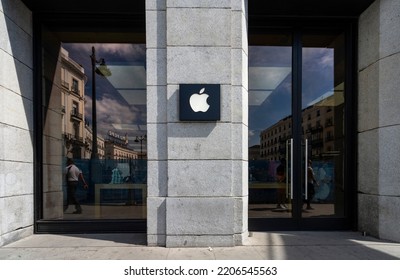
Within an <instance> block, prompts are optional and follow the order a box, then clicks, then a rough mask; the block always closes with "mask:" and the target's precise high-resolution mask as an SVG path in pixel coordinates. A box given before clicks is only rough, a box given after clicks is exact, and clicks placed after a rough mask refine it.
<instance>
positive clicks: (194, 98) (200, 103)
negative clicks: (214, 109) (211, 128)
mask: <svg viewBox="0 0 400 280" xmlns="http://www.w3.org/2000/svg"><path fill="white" fill-rule="evenodd" d="M204 91H205V88H202V89H201V90H200V91H199V93H193V94H192V95H191V96H190V99H189V103H190V107H191V108H192V110H193V111H194V112H207V111H208V108H210V105H209V104H208V103H207V98H208V97H209V95H208V94H206V93H204Z"/></svg>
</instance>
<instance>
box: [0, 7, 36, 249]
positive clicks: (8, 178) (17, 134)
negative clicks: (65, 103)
mask: <svg viewBox="0 0 400 280" xmlns="http://www.w3.org/2000/svg"><path fill="white" fill-rule="evenodd" d="M31 19H32V17H31V12H30V11H29V10H28V9H27V8H26V7H25V5H24V4H22V2H21V1H19V0H17V1H16V0H0V38H2V39H1V40H0V61H1V65H0V246H2V245H5V244H7V243H10V242H12V241H15V240H18V239H20V238H23V237H26V236H28V235H30V234H32V232H33V216H34V215H33V145H32V141H33V85H32V20H31Z"/></svg>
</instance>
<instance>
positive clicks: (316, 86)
mask: <svg viewBox="0 0 400 280" xmlns="http://www.w3.org/2000/svg"><path fill="white" fill-rule="evenodd" d="M333 65H334V51H333V49H329V48H303V72H302V104H303V108H306V107H307V106H309V105H310V104H312V103H313V102H315V100H320V98H321V96H322V95H324V94H327V92H330V91H332V90H333V88H334V72H333V70H334V69H333ZM291 67H292V48H291V47H287V46H282V47H279V46H249V146H253V145H256V144H259V143H260V133H261V131H263V130H265V129H266V128H268V127H270V126H272V125H274V124H275V123H277V122H278V121H279V120H281V119H283V118H285V117H287V116H289V115H291V106H292V97H291V92H292V81H291V79H292V76H291V74H292V73H291Z"/></svg>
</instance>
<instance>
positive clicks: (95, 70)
mask: <svg viewBox="0 0 400 280" xmlns="http://www.w3.org/2000/svg"><path fill="white" fill-rule="evenodd" d="M90 58H91V59H92V154H91V158H92V159H96V158H98V157H99V155H98V151H97V116H96V75H95V74H98V75H101V76H104V77H108V76H111V71H110V69H108V68H107V66H106V62H105V60H104V58H101V59H100V60H96V51H95V49H94V47H92V55H91V56H90ZM96 64H99V67H96Z"/></svg>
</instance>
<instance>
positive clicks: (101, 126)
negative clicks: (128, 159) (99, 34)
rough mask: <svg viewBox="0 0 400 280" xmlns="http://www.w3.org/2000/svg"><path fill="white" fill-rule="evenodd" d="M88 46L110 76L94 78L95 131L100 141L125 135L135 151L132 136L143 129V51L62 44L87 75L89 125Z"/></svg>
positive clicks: (89, 115)
mask: <svg viewBox="0 0 400 280" xmlns="http://www.w3.org/2000/svg"><path fill="white" fill-rule="evenodd" d="M92 46H94V47H95V49H96V58H97V60H99V59H100V58H104V59H105V61H106V64H107V66H108V68H109V69H110V70H111V73H112V75H111V76H109V77H102V76H99V75H96V109H97V131H98V134H99V135H100V136H102V137H106V135H107V132H108V131H109V130H112V131H114V132H116V133H117V134H119V135H122V136H124V135H125V134H127V135H128V138H129V144H130V145H131V148H134V149H135V150H138V149H139V148H140V146H139V145H140V143H139V144H138V143H135V142H134V139H135V138H136V136H140V135H144V134H147V131H146V130H147V129H146V69H145V65H146V60H145V59H146V48H145V45H141V44H80V43H79V44H78V43H69V44H63V47H64V48H65V49H66V50H67V51H68V52H69V56H70V57H71V58H72V59H73V60H74V61H76V62H77V63H79V64H81V65H82V66H83V68H84V69H85V74H86V75H87V78H88V80H87V82H86V85H85V99H86V103H85V119H86V120H88V121H89V123H90V124H91V123H92V73H91V59H90V55H91V53H92Z"/></svg>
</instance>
